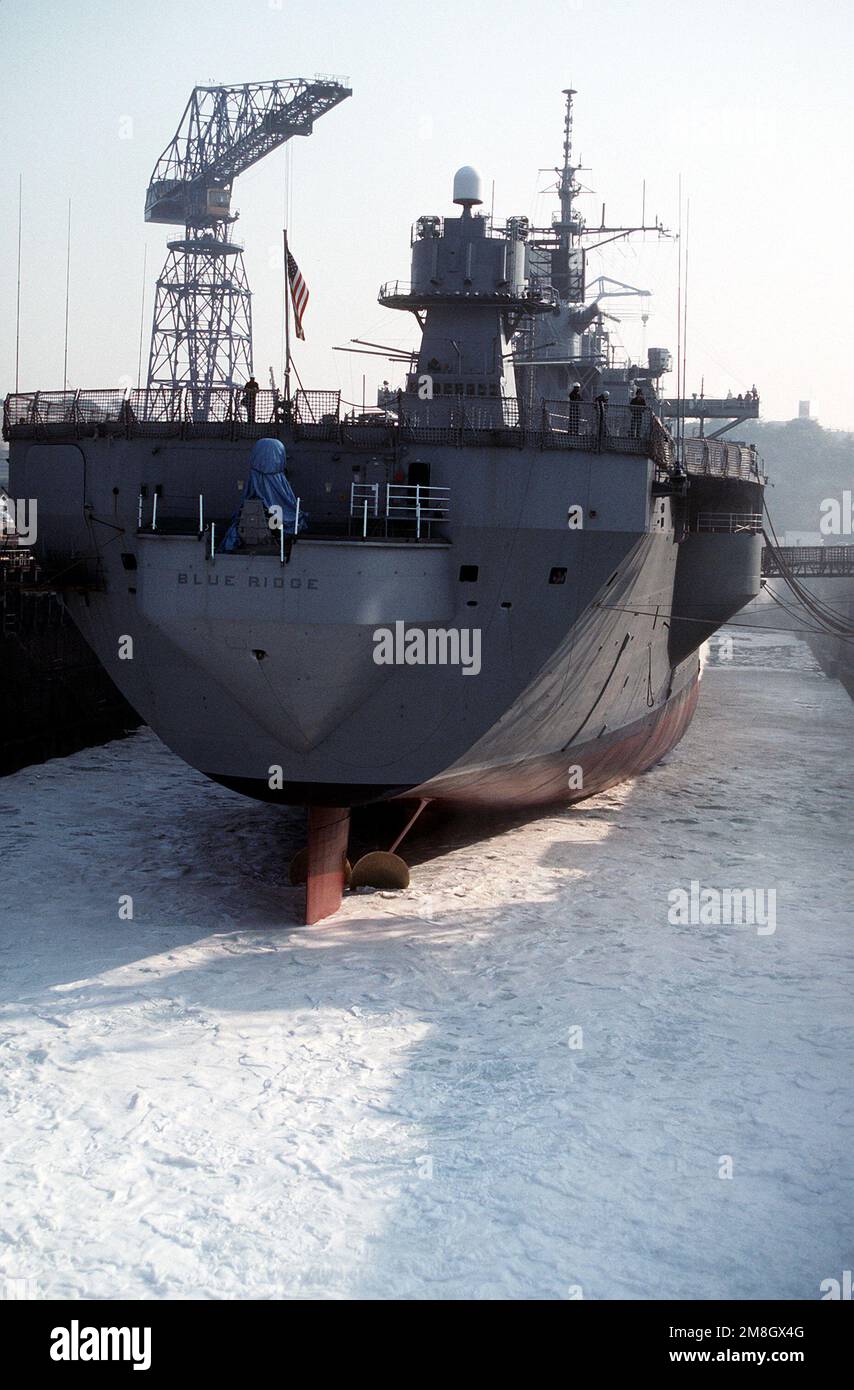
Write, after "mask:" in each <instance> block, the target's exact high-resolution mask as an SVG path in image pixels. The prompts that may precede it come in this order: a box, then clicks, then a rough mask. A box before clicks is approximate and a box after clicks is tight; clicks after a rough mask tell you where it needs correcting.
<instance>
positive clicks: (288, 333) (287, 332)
mask: <svg viewBox="0 0 854 1390" xmlns="http://www.w3.org/2000/svg"><path fill="white" fill-rule="evenodd" d="M282 237H283V239H284V244H285V400H286V401H287V402H288V406H289V407H290V400H291V277H290V274H289V272H288V229H287V227H284V228H283V229H282Z"/></svg>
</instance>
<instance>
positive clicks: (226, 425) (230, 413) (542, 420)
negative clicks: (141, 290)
mask: <svg viewBox="0 0 854 1390" xmlns="http://www.w3.org/2000/svg"><path fill="white" fill-rule="evenodd" d="M398 399H399V402H400V404H399V409H398V410H397V411H396V412H395V413H393V414H392V413H390V412H385V411H366V412H363V413H359V414H357V413H356V412H353V413H352V414H349V415H347V414H344V415H343V416H342V413H341V394H340V392H339V391H303V390H300V391H297V392H296V394H295V395H294V396H293V398H292V399H291V400H287V399H286V398H285V397H284V396H283V395H282V394H281V393H280V392H278V391H270V390H260V389H259V390H258V391H257V392H256V393H255V394H254V395H249V394H248V393H247V392H246V391H245V390H244V389H243V388H233V389H232V388H217V389H211V390H209V391H203V390H202V389H201V388H199V389H193V388H190V387H182V388H180V389H179V390H175V391H172V390H169V389H168V388H166V387H153V388H151V389H142V390H135V391H121V390H103V391H101V390H98V391H82V390H76V391H35V392H19V393H17V394H11V395H9V396H7V397H6V400H5V402H4V407H3V434H4V437H5V438H6V439H9V438H35V439H64V438H82V437H91V436H93V435H96V434H107V435H112V436H119V437H122V436H124V437H127V438H134V437H152V438H154V437H156V438H163V437H165V438H182V439H194V438H207V439H228V440H243V439H257V438H260V437H262V436H266V435H271V434H272V435H283V436H284V437H285V438H290V439H294V440H297V441H298V440H306V441H309V440H320V441H328V442H333V443H339V444H341V445H343V446H346V447H347V448H350V449H354V450H358V449H363V450H371V451H374V450H380V449H381V450H388V451H391V450H394V449H397V448H398V447H400V446H401V445H405V444H423V445H430V444H436V445H444V446H450V447H456V448H463V447H466V446H468V447H481V448H515V449H522V448H537V449H542V450H564V449H572V450H575V449H580V450H586V451H588V452H594V453H606V452H614V453H628V454H639V455H642V456H645V457H648V458H652V459H654V461H655V462H656V463H657V464H658V465H659V466H660V467H661V468H663V469H669V468H670V467H672V465H673V463H674V461H675V449H674V444H673V440H672V439H671V437H670V434H669V433H668V431H667V430H666V429H665V427H664V425H663V424H662V423H661V421H660V420H659V419H658V417H657V416H656V415H655V414H654V413H653V411H652V410H651V409H649V408H648V407H641V408H638V407H632V406H630V405H610V404H609V405H607V406H605V407H604V408H602V407H601V406H600V405H599V404H598V403H596V402H590V401H579V402H572V401H569V400H561V401H545V400H544V401H540V402H539V403H537V404H535V405H533V406H532V405H531V403H530V402H527V401H522V400H520V399H517V398H516V397H505V398H503V399H500V398H479V397H476V396H475V397H469V396H468V395H463V396H460V395H455V396H453V397H447V396H444V395H443V396H441V397H437V398H436V399H434V400H430V401H421V400H418V399H416V398H414V397H413V396H411V395H409V394H408V393H405V392H404V393H401V395H400V397H399V398H398ZM684 463H685V467H686V469H687V471H688V472H689V473H701V474H716V475H719V476H724V477H738V478H750V479H754V480H756V481H763V480H764V478H763V474H762V467H761V462H760V460H759V458H758V456H757V454H756V451H755V449H754V448H753V447H752V446H748V445H745V444H729V443H725V442H724V441H723V440H719V439H688V440H686V441H685V446H684Z"/></svg>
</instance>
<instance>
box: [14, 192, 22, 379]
mask: <svg viewBox="0 0 854 1390" xmlns="http://www.w3.org/2000/svg"><path fill="white" fill-rule="evenodd" d="M23 208H24V176H23V174H19V175H18V297H17V303H16V306H15V395H16V396H17V394H18V379H19V368H20V363H21V227H22V225H23V223H22V218H23Z"/></svg>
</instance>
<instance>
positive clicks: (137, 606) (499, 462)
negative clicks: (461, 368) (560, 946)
mask: <svg viewBox="0 0 854 1390" xmlns="http://www.w3.org/2000/svg"><path fill="white" fill-rule="evenodd" d="M248 448H249V446H248V443H247V442H246V441H242V442H240V443H238V444H230V445H228V446H225V447H223V446H220V445H218V444H217V443H216V442H213V441H211V442H207V443H205V444H201V445H198V444H197V445H195V446H190V447H187V445H185V444H182V442H178V443H174V444H170V445H168V446H166V447H162V448H161V447H155V448H154V449H152V447H151V444H150V442H148V441H141V440H136V439H118V440H111V439H80V440H78V441H77V443H76V444H75V445H74V446H70V445H68V444H59V445H58V444H56V443H54V444H43V443H42V444H39V443H33V444H30V445H29V447H26V446H24V445H23V443H19V442H18V441H16V440H14V439H13V446H12V449H13V471H14V473H15V475H16V478H15V485H16V487H17V489H18V495H23V496H38V497H39V499H40V515H41V518H42V521H41V532H42V535H43V536H44V537H45V538H46V541H47V542H48V543H49V546H50V551H51V554H52V556H53V563H54V564H55V565H56V564H61V563H64V564H65V566H66V568H67V567H68V557H69V556H72V557H73V556H75V555H77V556H79V557H81V559H80V564H79V566H78V568H77V570H76V571H75V575H74V578H75V583H74V584H73V585H72V587H70V588H68V589H67V590H66V595H65V597H66V602H67V603H68V605H69V607H70V610H71V612H72V615H73V617H74V620H75V622H76V623H77V624H78V626H79V627H80V630H81V632H82V633H83V635H84V636H85V637H86V639H87V641H88V642H89V643H90V644H91V646H92V647H93V648H94V650H95V651H96V652H97V654H98V656H99V657H100V659H101V661H102V662H103V664H104V666H105V667H106V669H107V670H108V672H109V673H110V675H111V676H112V678H113V680H114V681H115V682H116V684H117V685H118V686H119V688H120V689H121V690H122V691H123V693H124V694H125V696H126V697H127V699H128V700H129V702H130V703H131V704H132V706H133V707H134V708H135V709H136V710H138V711H139V712H140V714H141V715H142V716H143V718H144V719H145V720H146V721H147V722H148V723H149V724H150V725H151V726H152V727H153V728H154V729H155V730H156V732H157V733H158V734H159V735H160V736H161V737H162V738H163V739H164V741H165V742H166V743H167V744H168V745H169V747H170V748H172V749H173V750H174V751H175V752H176V753H177V754H178V755H179V756H180V757H181V758H183V759H184V760H185V761H186V762H188V763H190V764H191V765H192V766H194V767H196V768H198V769H199V770H200V771H201V772H203V773H205V774H206V775H207V776H209V777H211V778H213V779H215V780H217V781H219V782H221V783H224V784H225V785H227V786H230V787H233V788H234V789H235V790H238V791H241V792H244V793H247V794H250V795H253V796H258V797H261V798H263V799H265V800H273V801H283V802H289V803H301V804H306V805H311V804H319V805H322V804H327V805H338V806H341V805H355V804H363V803H366V802H370V801H374V800H377V799H381V798H391V797H401V796H414V797H419V798H420V797H422V796H423V797H431V798H435V799H437V800H443V799H445V800H449V801H456V802H482V801H489V802H490V803H491V804H506V805H518V804H525V805H532V804H535V803H536V802H538V801H539V802H546V801H551V800H554V799H556V798H557V799H565V800H573V799H577V798H578V797H579V796H583V795H589V794H591V793H592V792H594V791H597V790H599V789H601V787H602V786H603V785H609V784H611V783H613V782H615V781H619V780H621V779H622V778H623V777H626V776H631V775H633V774H634V773H635V772H637V771H639V770H641V769H642V768H643V767H646V766H649V765H650V763H651V762H654V761H655V760H656V758H657V757H660V756H661V755H662V753H663V752H664V751H666V749H667V747H669V746H671V745H672V743H673V742H675V741H676V739H678V738H679V737H680V736H681V733H682V732H683V730H684V728H685V726H686V724H687V721H688V719H689V718H690V712H691V710H692V708H693V704H694V701H695V699H696V680H697V670H698V661H697V656H696V647H698V646H699V645H700V642H701V641H702V639H703V638H704V637H705V636H706V635H707V633H708V631H711V630H712V629H713V628H714V627H715V626H717V625H718V624H719V623H720V622H722V621H725V619H726V618H727V617H728V616H730V615H731V613H733V612H735V611H737V610H738V608H740V607H741V606H742V605H743V604H744V603H746V602H748V601H749V599H750V598H751V597H752V595H753V594H754V593H755V592H756V591H757V590H758V587H759V561H760V551H761V540H760V538H758V537H757V536H755V535H713V536H697V535H691V534H688V533H686V518H685V507H684V504H683V503H682V502H681V501H680V500H679V499H678V498H675V497H673V496H671V495H658V494H657V493H656V488H655V486H654V482H655V465H654V463H653V461H652V460H651V459H650V458H648V457H646V456H645V455H644V454H642V453H632V454H628V455H620V454H618V453H605V452H589V453H588V452H587V451H585V450H579V449H573V450H566V451H564V452H553V453H550V454H547V455H544V454H543V453H542V452H537V451H534V450H528V449H524V448H523V449H506V448H504V449H490V448H479V449H475V448H453V449H451V448H447V447H441V446H435V447H433V448H432V449H430V448H422V449H420V450H418V454H419V459H420V460H422V461H426V462H427V463H428V464H429V467H430V469H431V480H432V481H433V483H434V484H437V485H444V486H447V487H448V489H449V491H450V496H451V508H450V513H449V516H448V518H447V519H446V521H445V522H444V523H443V525H442V527H441V528H440V529H441V535H439V536H435V537H434V539H432V540H430V541H425V540H423V539H422V540H421V541H420V542H417V543H416V542H413V541H411V540H407V539H399V538H398V539H395V538H388V537H380V538H371V537H370V536H369V537H367V538H364V539H363V538H361V537H350V538H348V537H346V536H341V535H339V536H334V537H333V536H328V535H327V536H318V537H316V538H312V536H311V534H310V535H309V537H308V538H303V537H300V538H299V540H298V541H297V542H296V543H295V544H294V545H293V548H292V552H291V554H290V557H289V559H288V561H287V563H284V564H283V563H282V562H281V561H280V558H279V556H278V555H276V554H275V553H266V554H264V553H254V552H252V551H251V550H248V551H245V552H239V553H237V554H234V555H223V554H220V553H217V552H216V550H215V548H214V550H212V549H211V546H210V543H209V536H208V534H207V532H205V533H204V534H198V535H195V534H186V531H187V530H188V529H190V528H189V527H187V526H185V527H184V528H183V529H184V531H185V533H184V534H170V533H169V531H168V529H159V530H153V529H152V528H151V527H150V526H146V524H145V521H143V524H142V525H141V526H140V525H139V521H140V516H139V514H138V510H137V509H138V498H139V494H140V486H141V482H140V480H141V479H142V486H144V487H147V489H148V490H149V496H150V495H151V492H153V490H154V487H155V486H156V487H159V488H160V490H161V498H162V501H161V515H162V516H163V515H168V510H169V508H168V504H169V502H170V500H172V499H177V498H178V497H184V498H186V497H187V496H188V495H193V494H194V493H195V490H196V488H197V487H198V488H199V490H200V491H201V490H202V488H203V489H204V493H205V506H206V509H207V512H208V514H210V512H211V511H213V513H214V514H215V515H219V516H222V517H227V516H228V514H229V510H230V507H231V505H232V499H234V498H235V496H236V494H238V492H239V484H240V482H241V480H242V479H243V478H245V474H246V468H247V457H248ZM289 455H290V459H289V462H290V472H291V476H292V478H293V481H294V488H295V490H296V491H297V493H298V494H299V495H300V496H301V498H303V499H305V506H306V508H307V510H308V511H309V513H310V514H311V515H312V517H313V518H315V519H316V520H317V521H318V523H319V524H322V522H323V509H324V506H325V505H326V504H325V500H324V499H325V498H327V497H328V496H329V495H330V484H331V491H332V493H333V494H334V493H335V491H336V489H337V488H338V487H339V486H340V485H341V484H342V483H343V481H344V480H345V479H346V478H348V477H349V476H350V475H351V472H352V469H353V466H354V465H353V460H354V457H357V456H356V455H354V454H352V453H348V452H346V451H342V450H341V449H340V448H335V447H331V446H330V445H328V444H320V443H314V442H308V441H302V442H301V441H295V442H293V443H292V444H291V445H290V448H289ZM359 466H361V467H364V455H362V456H361V458H360V460H359ZM196 471H197V472H198V476H197V477H194V476H193V473H194V472H196ZM188 475H189V476H188ZM728 486H729V488H730V490H731V488H732V486H733V485H732V483H731V482H730V483H729V484H728ZM745 486H750V485H747V484H746V485H745ZM706 487H707V485H706ZM705 496H706V494H705V493H704V497H705ZM576 504H579V505H581V506H582V508H583V516H584V524H583V525H582V526H581V527H580V528H579V529H570V528H569V527H568V526H567V511H568V508H569V507H571V506H573V505H576ZM175 505H176V506H177V502H176V503H175ZM704 505H707V501H704ZM456 518H459V519H456ZM162 526H163V523H162V522H161V527H162ZM698 545H699V546H700V547H701V550H700V552H699V553H698V552H697V551H696V547H697V546H698ZM93 557H94V558H93ZM692 570H696V575H695V576H694V577H693V578H692ZM472 574H476V579H475V580H472V579H471V578H470V577H466V576H471V575H472ZM81 576H82V582H81ZM556 576H558V577H559V578H560V582H554V580H555V577H556ZM686 576H687V578H686ZM680 586H681V587H680ZM678 587H680V592H681V599H680V609H679V612H680V621H681V622H682V626H683V628H684V626H685V622H686V621H687V624H688V628H687V630H688V631H689V632H695V633H696V640H695V641H692V642H691V646H692V650H691V651H689V652H688V653H687V654H685V652H684V651H683V650H682V647H684V640H683V642H682V644H681V646H680V647H679V648H678V649H675V648H674V635H673V628H674V625H673V623H672V614H673V605H674V593H675V592H676V590H677V588H678ZM400 621H403V622H404V623H405V624H406V626H407V629H408V630H411V629H413V628H417V629H420V630H423V631H428V630H430V629H442V630H449V629H457V630H459V629H472V630H473V629H475V628H476V629H477V630H478V632H479V633H480V641H481V655H480V669H479V672H478V673H477V674H471V675H467V674H465V673H464V671H463V669H462V668H461V666H459V665H456V666H454V665H441V664H438V665H405V664H403V665H378V664H377V663H376V662H375V660H374V650H375V638H376V633H377V631H378V630H379V629H382V628H389V629H393V628H394V626H395V624H396V623H397V622H400ZM692 624H693V626H692ZM128 637H130V638H131V639H132V654H131V655H130V656H128V655H127V653H126V648H127V642H126V641H124V640H123V639H126V638H128ZM123 651H124V654H123ZM578 768H580V769H581V772H580V776H581V783H580V785H579V784H578V776H579V774H578V771H577V769H578ZM573 769H576V771H575V772H573V771H572V770H573ZM573 783H574V784H573Z"/></svg>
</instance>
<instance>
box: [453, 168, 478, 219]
mask: <svg viewBox="0 0 854 1390" xmlns="http://www.w3.org/2000/svg"><path fill="white" fill-rule="evenodd" d="M454 202H455V203H462V205H463V207H464V208H471V207H474V205H475V204H476V203H482V202H483V197H482V195H481V182H480V174H479V173H478V172H477V170H476V169H472V167H471V165H470V164H464V165H463V167H462V169H458V170H457V172H456V173H455V174H454Z"/></svg>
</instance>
